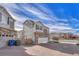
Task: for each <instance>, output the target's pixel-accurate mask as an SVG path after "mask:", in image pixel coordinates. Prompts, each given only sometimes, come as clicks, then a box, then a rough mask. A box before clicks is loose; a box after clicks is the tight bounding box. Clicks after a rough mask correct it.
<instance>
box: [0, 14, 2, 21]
mask: <svg viewBox="0 0 79 59" xmlns="http://www.w3.org/2000/svg"><path fill="white" fill-rule="evenodd" d="M1 20H2V14H1V13H0V22H1Z"/></svg>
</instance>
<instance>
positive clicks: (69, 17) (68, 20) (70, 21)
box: [0, 3, 79, 34]
mask: <svg viewBox="0 0 79 59" xmlns="http://www.w3.org/2000/svg"><path fill="white" fill-rule="evenodd" d="M0 5H2V6H4V7H5V8H6V9H7V10H8V12H9V13H10V14H11V15H12V17H13V18H14V19H16V25H15V29H17V30H20V29H22V28H23V22H24V21H25V20H29V19H31V20H40V21H41V22H42V23H43V24H45V25H46V26H48V27H49V29H50V32H72V33H76V34H77V33H78V34H79V4H77V3H72V4H71V3H68V4H67V3H35V4H33V3H16V4H15V3H14V4H13V3H6V4H0Z"/></svg>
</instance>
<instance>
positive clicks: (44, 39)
mask: <svg viewBox="0 0 79 59" xmlns="http://www.w3.org/2000/svg"><path fill="white" fill-rule="evenodd" d="M47 42H48V38H47V37H46V38H39V39H38V43H47Z"/></svg>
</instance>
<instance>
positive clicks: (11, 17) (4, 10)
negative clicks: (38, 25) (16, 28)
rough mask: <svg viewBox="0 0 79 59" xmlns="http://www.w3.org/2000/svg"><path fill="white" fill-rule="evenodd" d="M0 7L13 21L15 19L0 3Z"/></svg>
mask: <svg viewBox="0 0 79 59" xmlns="http://www.w3.org/2000/svg"><path fill="white" fill-rule="evenodd" d="M0 8H1V9H3V10H4V11H5V12H6V13H7V14H8V15H9V16H10V17H11V18H12V19H13V20H14V21H15V19H14V18H13V17H12V16H11V15H10V13H9V12H8V10H7V9H6V8H5V7H3V6H1V5H0Z"/></svg>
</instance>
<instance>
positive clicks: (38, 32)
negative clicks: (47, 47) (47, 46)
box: [23, 20, 49, 44]
mask: <svg viewBox="0 0 79 59" xmlns="http://www.w3.org/2000/svg"><path fill="white" fill-rule="evenodd" d="M23 31H24V39H32V40H33V42H34V43H35V44H39V43H47V42H48V41H49V28H48V27H46V26H45V25H43V24H42V23H41V22H40V21H32V20H26V21H25V22H24V26H23Z"/></svg>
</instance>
